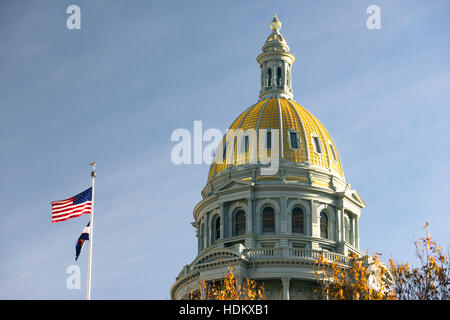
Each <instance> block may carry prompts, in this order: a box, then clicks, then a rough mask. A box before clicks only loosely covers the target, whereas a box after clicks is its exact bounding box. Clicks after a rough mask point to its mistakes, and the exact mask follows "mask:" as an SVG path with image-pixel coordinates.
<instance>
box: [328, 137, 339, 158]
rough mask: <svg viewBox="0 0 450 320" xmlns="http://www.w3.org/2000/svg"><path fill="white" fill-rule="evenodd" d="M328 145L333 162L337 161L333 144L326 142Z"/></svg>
mask: <svg viewBox="0 0 450 320" xmlns="http://www.w3.org/2000/svg"><path fill="white" fill-rule="evenodd" d="M328 145H329V146H330V150H331V154H332V155H333V159H334V161H337V156H336V151H335V150H334V148H333V144H332V143H331V142H330V141H328Z"/></svg>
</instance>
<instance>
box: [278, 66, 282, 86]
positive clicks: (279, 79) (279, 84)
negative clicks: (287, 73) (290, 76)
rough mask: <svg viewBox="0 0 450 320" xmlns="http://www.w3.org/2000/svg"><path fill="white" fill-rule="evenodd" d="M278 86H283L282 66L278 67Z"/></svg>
mask: <svg viewBox="0 0 450 320" xmlns="http://www.w3.org/2000/svg"><path fill="white" fill-rule="evenodd" d="M277 86H281V68H280V67H278V68H277Z"/></svg>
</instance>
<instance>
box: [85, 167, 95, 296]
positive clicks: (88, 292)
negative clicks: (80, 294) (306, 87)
mask: <svg viewBox="0 0 450 320" xmlns="http://www.w3.org/2000/svg"><path fill="white" fill-rule="evenodd" d="M96 164H97V163H96V162H95V161H94V162H92V163H90V165H91V166H92V171H91V177H92V212H91V220H90V222H89V260H88V274H87V285H86V300H91V273H92V242H93V238H94V189H95V176H96V175H97V174H96V172H95V166H96Z"/></svg>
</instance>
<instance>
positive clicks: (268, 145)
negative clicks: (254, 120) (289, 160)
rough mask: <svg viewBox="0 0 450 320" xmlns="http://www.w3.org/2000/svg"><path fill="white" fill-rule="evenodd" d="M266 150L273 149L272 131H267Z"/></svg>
mask: <svg viewBox="0 0 450 320" xmlns="http://www.w3.org/2000/svg"><path fill="white" fill-rule="evenodd" d="M266 149H267V150H270V149H272V132H271V131H270V129H267V133H266Z"/></svg>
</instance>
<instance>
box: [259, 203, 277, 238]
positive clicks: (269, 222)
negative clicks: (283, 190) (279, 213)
mask: <svg viewBox="0 0 450 320" xmlns="http://www.w3.org/2000/svg"><path fill="white" fill-rule="evenodd" d="M262 231H263V232H274V231H275V212H274V211H273V208H272V207H265V208H264V209H263V212H262Z"/></svg>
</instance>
